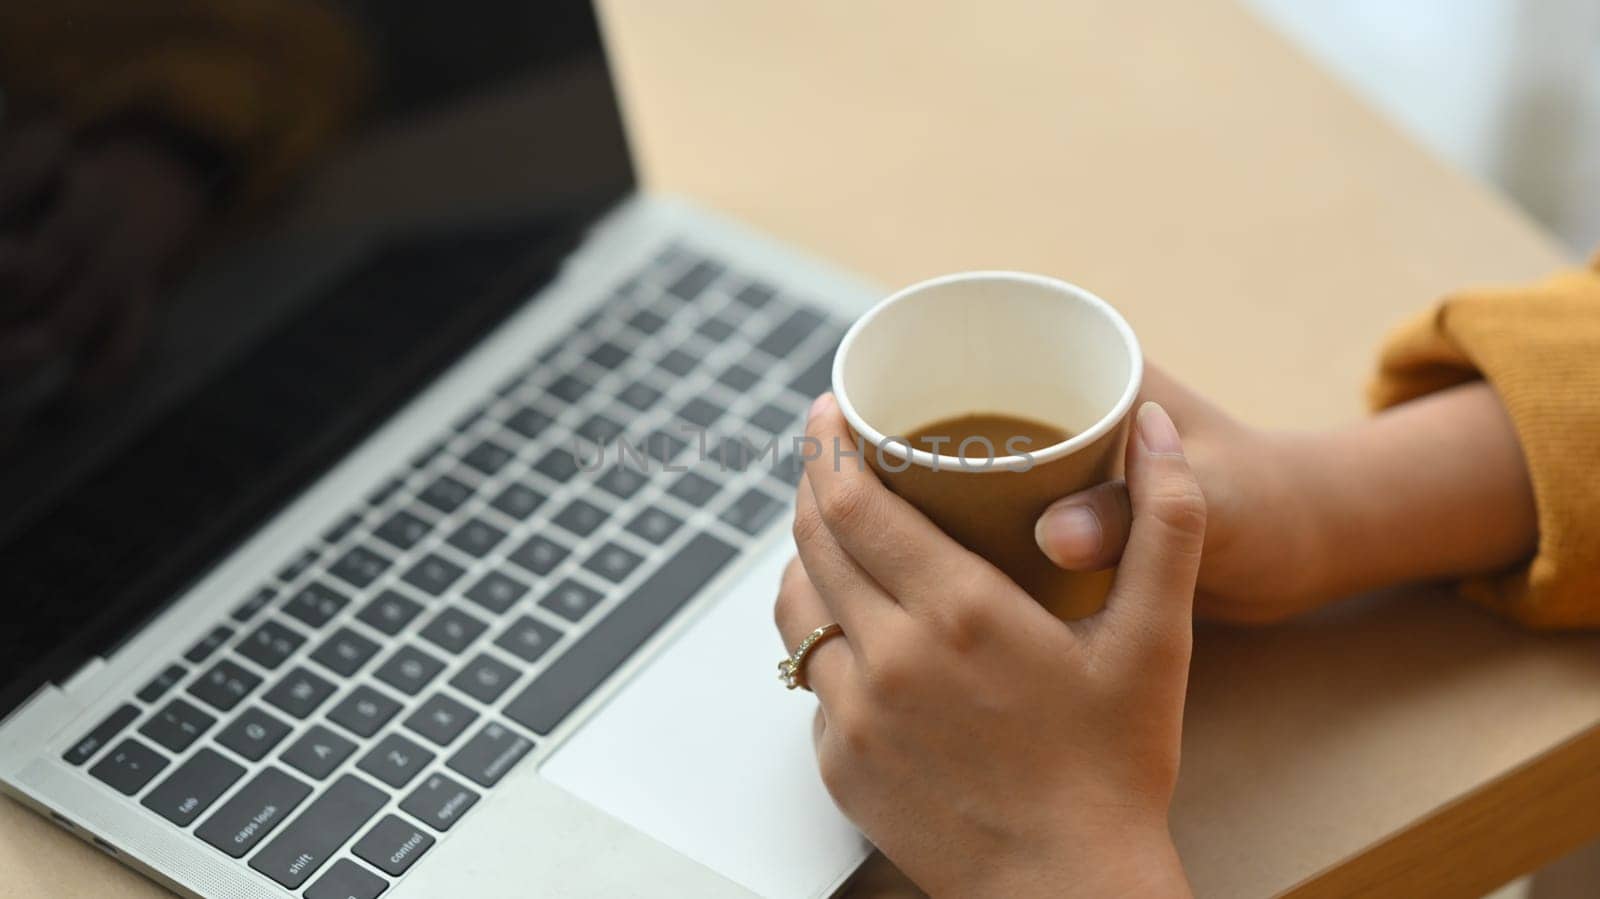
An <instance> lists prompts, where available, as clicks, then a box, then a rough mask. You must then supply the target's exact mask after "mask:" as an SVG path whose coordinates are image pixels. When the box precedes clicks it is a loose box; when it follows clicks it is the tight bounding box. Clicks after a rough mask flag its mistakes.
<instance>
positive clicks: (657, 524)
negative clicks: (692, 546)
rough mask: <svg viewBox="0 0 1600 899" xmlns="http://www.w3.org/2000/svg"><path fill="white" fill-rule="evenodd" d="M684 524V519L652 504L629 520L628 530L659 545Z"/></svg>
mask: <svg viewBox="0 0 1600 899" xmlns="http://www.w3.org/2000/svg"><path fill="white" fill-rule="evenodd" d="M682 526H683V519H681V518H679V517H678V516H676V515H673V514H672V513H670V512H667V511H664V510H662V509H659V508H657V507H655V506H650V507H648V508H646V509H645V510H644V511H642V512H640V513H639V514H638V515H635V516H634V518H633V520H632V521H630V522H628V526H627V528H626V530H627V531H628V533H630V534H633V535H634V536H636V537H642V538H644V539H645V540H648V541H650V542H651V543H654V544H656V545H657V546H659V545H661V544H662V543H665V542H666V540H667V538H668V537H671V536H672V535H673V534H674V533H676V532H677V530H678V528H680V527H682Z"/></svg>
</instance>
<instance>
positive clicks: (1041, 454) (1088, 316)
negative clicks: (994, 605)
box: [833, 272, 1144, 618]
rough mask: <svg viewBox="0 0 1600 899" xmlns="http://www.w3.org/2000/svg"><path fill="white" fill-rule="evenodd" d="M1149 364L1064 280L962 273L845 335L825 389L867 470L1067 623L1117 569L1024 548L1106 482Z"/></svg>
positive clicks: (1120, 323)
mask: <svg viewBox="0 0 1600 899" xmlns="http://www.w3.org/2000/svg"><path fill="white" fill-rule="evenodd" d="M1143 370H1144V361H1143V357H1142V355H1141V353H1140V349H1139V344H1138V340H1137V339H1136V338H1135V337H1134V334H1133V329H1132V328H1130V327H1129V326H1128V323H1127V322H1126V321H1124V320H1123V318H1122V316H1121V315H1119V314H1118V313H1117V312H1116V310H1115V309H1113V308H1112V307H1111V306H1110V305H1109V304H1108V303H1106V302H1105V301H1104V300H1102V299H1100V298H1099V297H1097V296H1095V295H1094V294H1092V293H1090V292H1089V291H1087V290H1084V289H1083V288H1080V287H1076V286H1074V285H1072V284H1068V283H1066V282H1064V281H1059V280H1056V279H1054V278H1048V277H1044V276H1040V275H1030V274H1023V273H1020V272H965V273H961V274H955V275H947V276H945V277H941V278H934V279H932V280H930V281H924V282H922V283H920V284H914V285H912V286H911V287H908V288H906V289H904V290H902V291H900V292H898V293H896V294H894V295H893V296H891V297H889V298H888V299H886V300H884V301H882V302H881V303H879V304H878V305H877V306H875V307H873V308H872V309H871V310H870V311H868V312H867V313H866V314H865V315H863V316H862V317H861V318H860V319H859V320H857V321H856V323H855V324H854V325H853V326H852V327H851V328H850V330H849V332H848V333H847V334H846V335H845V338H844V341H843V342H842V343H841V344H840V346H839V351H838V353H837V355H836V356H835V357H834V366H833V389H834V393H835V394H836V396H837V397H838V401H839V408H840V411H841V412H842V413H843V414H844V417H845V420H846V421H847V422H848V423H849V425H850V427H851V429H852V430H853V431H854V432H855V435H856V437H857V441H858V443H859V444H860V448H861V450H862V453H863V455H864V457H865V459H866V463H867V464H868V465H870V466H871V467H872V468H873V470H874V471H875V472H876V473H877V474H878V476H879V477H880V478H881V479H882V480H883V482H884V483H885V484H886V485H887V486H888V487H889V488H890V489H891V490H893V491H895V492H896V493H898V494H900V495H901V496H902V497H904V498H905V499H906V500H907V501H908V502H910V503H911V504H912V505H913V506H915V507H916V508H917V509H919V510H920V511H921V512H922V513H923V514H925V515H927V516H928V518H929V519H931V520H932V521H933V522H934V523H935V524H937V525H938V526H939V527H940V528H941V529H943V530H944V531H945V532H946V533H948V534H949V535H950V536H951V537H953V538H955V540H956V541H957V542H959V543H961V544H962V545H964V546H966V547H967V548H968V549H970V550H972V551H973V552H975V553H977V554H979V555H981V556H983V557H984V558H986V559H988V560H989V561H990V562H991V563H993V564H994V565H995V566H996V567H998V568H999V569H1000V570H1001V571H1003V572H1005V573H1006V574H1007V575H1009V576H1010V577H1011V578H1012V579H1013V580H1015V581H1016V582H1017V583H1018V584H1019V585H1020V586H1021V587H1022V588H1023V589H1024V590H1026V591H1027V592H1028V593H1029V595H1031V596H1033V597H1034V598H1035V599H1036V600H1038V601H1039V602H1040V603H1042V604H1043V605H1045V606H1046V607H1047V608H1049V609H1050V610H1051V611H1052V612H1054V613H1055V614H1056V615H1058V616H1060V617H1063V618H1082V617H1085V616H1087V615H1090V614H1093V613H1094V612H1095V611H1098V610H1099V608H1100V607H1101V606H1102V605H1103V604H1104V602H1105V595H1106V593H1107V591H1108V590H1109V588H1110V583H1111V573H1110V572H1109V571H1106V572H1089V573H1078V572H1067V571H1063V570H1061V569H1059V568H1057V567H1056V566H1055V564H1054V563H1052V562H1051V561H1050V560H1049V558H1047V557H1046V556H1045V555H1044V553H1043V552H1041V551H1040V550H1039V548H1038V545H1037V544H1036V543H1035V542H1034V536H1033V535H1034V525H1035V522H1037V521H1038V519H1039V516H1040V515H1041V514H1042V513H1043V512H1044V510H1045V508H1046V507H1048V506H1049V505H1050V504H1051V503H1053V502H1054V501H1056V500H1058V499H1060V498H1061V497H1063V496H1066V495H1068V494H1070V493H1074V492H1077V491H1079V490H1082V489H1084V488H1087V487H1090V486H1093V485H1094V484H1097V483H1100V482H1102V481H1106V480H1109V479H1110V478H1111V477H1113V476H1114V475H1115V473H1116V469H1117V466H1118V463H1119V462H1120V460H1121V454H1122V447H1123V442H1124V440H1125V439H1126V436H1127V427H1128V419H1129V411H1130V410H1131V409H1132V408H1133V403H1134V400H1135V398H1136V397H1137V396H1138V393H1139V384H1140V378H1141V375H1142V374H1143Z"/></svg>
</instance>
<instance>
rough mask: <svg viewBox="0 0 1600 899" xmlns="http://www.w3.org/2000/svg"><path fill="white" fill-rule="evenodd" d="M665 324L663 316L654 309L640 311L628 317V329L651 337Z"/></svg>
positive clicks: (665, 320)
mask: <svg viewBox="0 0 1600 899" xmlns="http://www.w3.org/2000/svg"><path fill="white" fill-rule="evenodd" d="M666 324H667V319H666V317H665V316H663V315H661V314H660V313H659V312H656V311H655V310H654V309H640V310H639V311H638V312H635V313H634V314H633V315H630V316H628V327H630V328H633V329H634V330H635V331H639V332H641V333H643V334H646V335H653V334H655V333H656V332H657V331H659V330H661V329H662V328H663V327H665V326H666Z"/></svg>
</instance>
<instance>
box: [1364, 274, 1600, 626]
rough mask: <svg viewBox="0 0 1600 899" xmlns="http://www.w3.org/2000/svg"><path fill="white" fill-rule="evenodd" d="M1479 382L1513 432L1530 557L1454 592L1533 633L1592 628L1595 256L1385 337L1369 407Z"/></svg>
mask: <svg viewBox="0 0 1600 899" xmlns="http://www.w3.org/2000/svg"><path fill="white" fill-rule="evenodd" d="M1478 378H1483V379H1485V380H1487V381H1488V382H1489V383H1490V384H1491V385H1493V387H1494V389H1495V390H1496V392H1497V393H1498V394H1499V396H1500V399H1501V401H1502V402H1503V403H1504V404H1505V406H1506V410H1507V411H1508V412H1509V413H1510V416H1511V420H1512V422H1513V424H1514V425H1515V427H1516V430H1517V436H1518V439H1519V440H1520V441H1521V444H1522V450H1523V454H1524V456H1525V457H1526V459H1527V462H1528V471H1529V474H1530V476H1531V478H1532V482H1533V492H1534V500H1535V503H1536V505H1537V507H1538V520H1539V548H1538V551H1537V553H1536V554H1535V556H1534V558H1533V559H1532V561H1530V562H1529V563H1527V564H1526V565H1525V566H1523V567H1520V568H1517V569H1515V570H1512V571H1507V572H1503V573H1501V574H1498V575H1495V576H1491V577H1483V578H1475V579H1472V580H1469V581H1466V582H1463V583H1462V584H1461V586H1460V590H1461V593H1462V594H1463V595H1464V596H1465V597H1467V598H1468V599H1471V600H1472V601H1474V602H1477V603H1480V604H1482V605H1484V606H1486V607H1488V608H1490V609H1492V610H1494V611H1496V612H1498V613H1500V614H1502V615H1505V616H1508V617H1510V618H1512V619H1515V620H1516V621H1518V622H1521V623H1522V624H1524V625H1526V626H1528V627H1532V628H1539V629H1554V628H1592V627H1600V255H1597V256H1596V257H1595V260H1594V261H1593V262H1592V263H1591V265H1590V267H1589V268H1587V269H1577V270H1573V271H1567V272H1561V273H1559V274H1556V275H1554V276H1552V277H1550V278H1548V279H1546V280H1544V281H1542V282H1539V283H1537V284H1533V285H1530V286H1526V287H1516V288H1495V289H1478V290H1467V291H1462V292H1460V293H1457V294H1454V295H1452V296H1449V297H1446V298H1445V299H1444V300H1442V301H1441V302H1440V303H1439V304H1438V305H1437V306H1436V307H1435V308H1433V309H1432V310H1430V311H1428V312H1427V313H1426V314H1424V315H1422V316H1419V317H1418V318H1416V319H1414V320H1412V321H1410V322H1408V323H1406V324H1404V325H1403V326H1401V327H1400V328H1399V329H1398V330H1396V331H1395V333H1394V334H1392V335H1391V336H1390V337H1389V339H1388V341H1387V342H1386V343H1385V345H1384V347H1383V350H1382V353H1381V356H1380V360H1379V366H1378V374H1377V377H1376V379H1375V380H1374V382H1373V384H1372V387H1371V390H1370V395H1369V399H1370V400H1371V404H1372V406H1373V407H1374V408H1375V409H1383V408H1387V407H1389V406H1393V405H1395V404H1397V403H1403V402H1405V401H1407V400H1410V399H1414V398H1415V397H1418V396H1421V395H1423V394H1425V393H1429V392H1432V391H1435V390H1440V389H1442V388H1445V387H1449V386H1452V385H1455V384H1460V383H1462V382H1465V381H1471V380H1475V379H1478Z"/></svg>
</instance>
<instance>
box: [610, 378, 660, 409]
mask: <svg viewBox="0 0 1600 899" xmlns="http://www.w3.org/2000/svg"><path fill="white" fill-rule="evenodd" d="M617 399H619V400H622V401H623V402H624V403H626V404H628V405H629V406H631V407H633V408H634V409H637V410H639V411H640V412H645V411H648V410H649V409H651V408H652V407H654V406H655V404H656V401H657V400H659V399H661V391H659V390H657V389H656V388H654V387H651V386H650V385H649V384H646V383H645V382H643V381H634V382H633V383H632V384H629V385H628V386H627V387H624V388H622V391H621V392H619V393H618V394H617Z"/></svg>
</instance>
